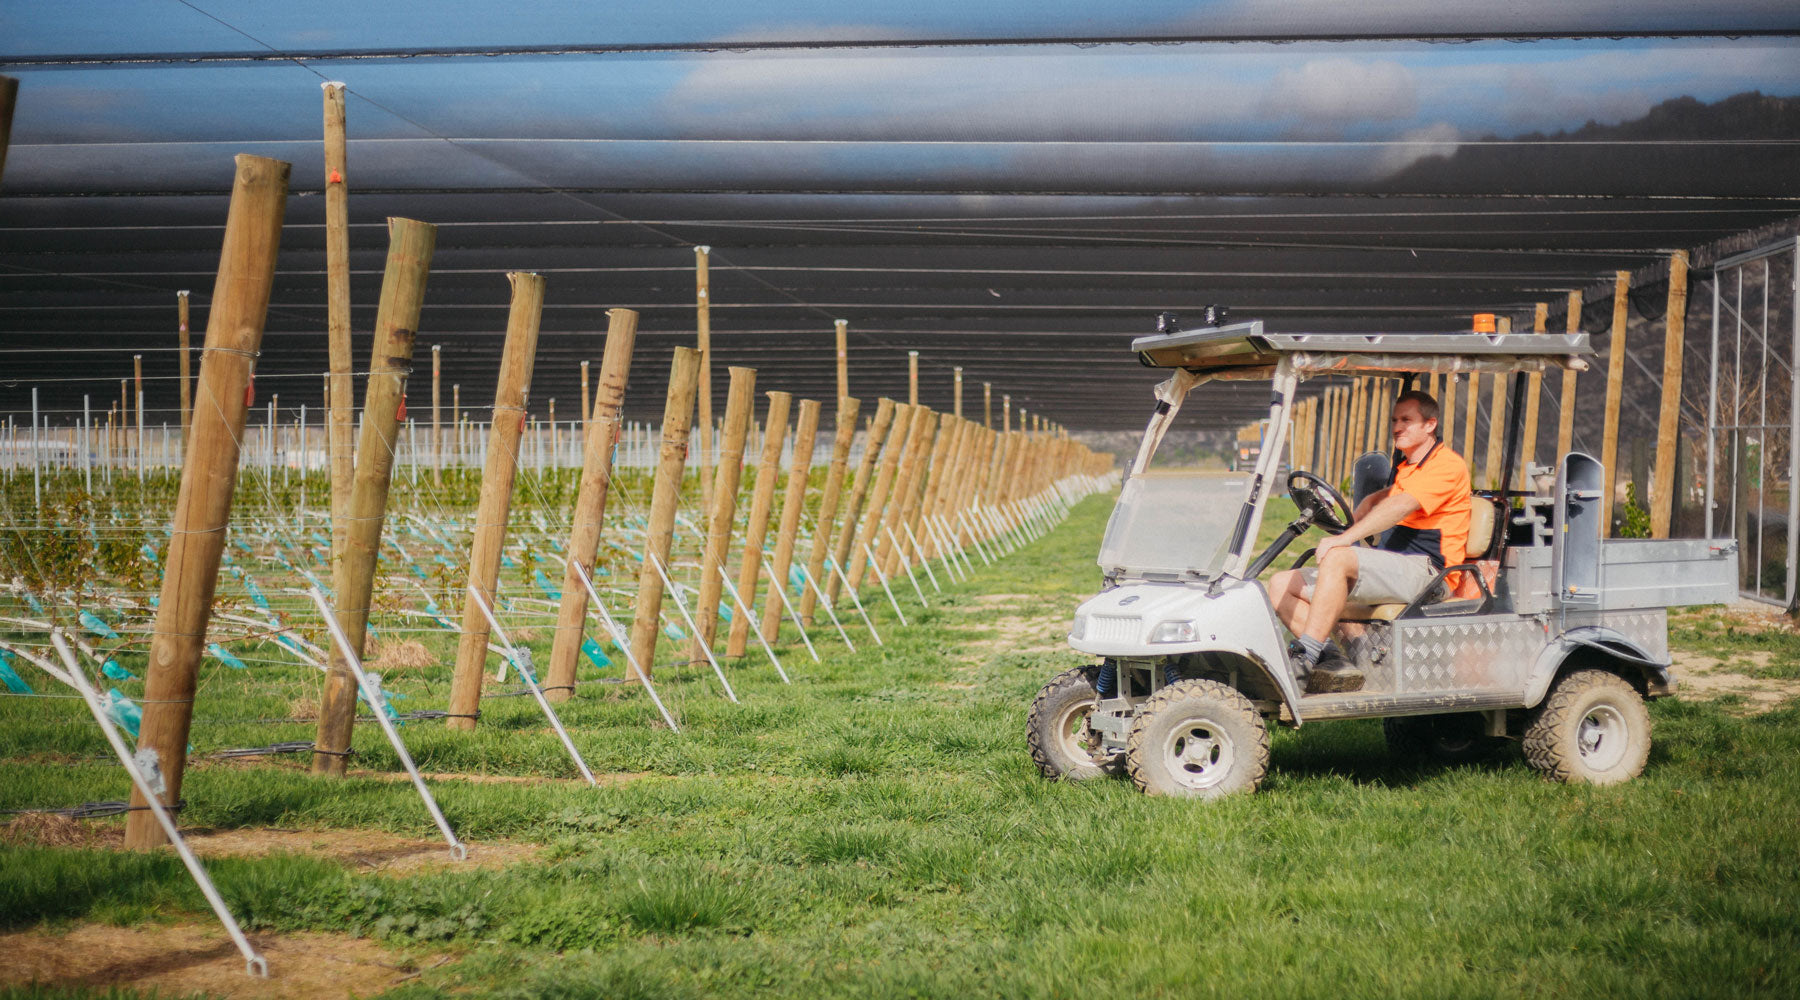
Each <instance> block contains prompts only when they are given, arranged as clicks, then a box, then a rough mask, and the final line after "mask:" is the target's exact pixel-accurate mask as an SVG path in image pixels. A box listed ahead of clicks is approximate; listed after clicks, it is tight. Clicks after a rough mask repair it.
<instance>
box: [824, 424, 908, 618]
mask: <svg viewBox="0 0 1800 1000" xmlns="http://www.w3.org/2000/svg"><path fill="white" fill-rule="evenodd" d="M897 409H898V406H897V404H895V402H894V401H893V400H891V399H889V398H887V397H886V396H882V397H881V398H880V399H878V400H876V401H875V418H874V419H873V420H871V421H869V433H868V436H867V437H865V438H864V439H863V453H862V461H860V462H858V463H857V465H856V478H855V479H854V480H853V481H852V483H851V486H850V502H849V503H847V504H845V505H844V510H843V515H844V524H843V527H841V528H839V529H838V535H837V541H836V543H835V544H834V545H833V546H832V549H831V559H832V562H833V564H834V565H836V566H837V567H838V569H839V571H840V572H841V571H843V570H844V569H845V568H846V567H847V566H848V565H849V559H850V547H851V546H852V545H854V544H855V543H856V531H857V527H858V526H859V525H860V524H861V519H862V511H863V505H864V502H865V501H866V500H867V499H868V495H869V489H870V486H871V477H873V478H879V476H878V475H877V474H876V472H875V466H876V462H878V461H879V460H880V458H881V446H882V444H883V443H884V442H886V440H887V437H888V434H889V433H890V429H891V428H892V427H893V426H894V414H895V411H896V410H897ZM827 576H829V579H828V580H824V579H821V580H820V581H819V583H820V585H821V586H823V587H824V588H825V593H826V594H827V595H828V596H829V597H831V598H832V599H833V600H836V599H837V596H838V586H839V584H840V583H841V582H842V581H841V579H840V576H839V574H838V573H828V574H827Z"/></svg>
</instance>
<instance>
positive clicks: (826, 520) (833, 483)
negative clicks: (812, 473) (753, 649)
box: [800, 396, 862, 628]
mask: <svg viewBox="0 0 1800 1000" xmlns="http://www.w3.org/2000/svg"><path fill="white" fill-rule="evenodd" d="M861 409H862V402H861V400H858V399H856V398H855V397H853V396H845V397H843V398H841V399H839V400H838V411H837V436H836V437H835V438H833V439H832V442H831V466H830V469H829V471H827V472H826V473H825V492H824V493H822V494H821V495H820V496H819V517H818V520H816V521H815V522H813V538H812V551H811V552H810V553H809V554H808V555H807V559H806V571H807V573H808V574H810V575H811V576H812V578H813V583H814V586H824V580H825V557H826V556H827V555H829V554H830V548H831V540H832V537H833V535H834V531H833V528H834V526H835V525H836V523H837V514H838V507H839V505H840V503H841V501H842V499H843V495H844V472H845V469H846V468H848V466H849V464H850V446H851V444H852V443H853V442H854V441H855V439H856V415H857V411H859V410H861ZM818 601H819V597H818V594H817V592H816V591H814V590H813V589H811V588H807V589H805V590H803V591H802V592H801V594H800V621H801V623H802V624H804V625H806V626H807V627H808V628H810V627H812V623H813V609H814V608H816V607H817V606H818Z"/></svg>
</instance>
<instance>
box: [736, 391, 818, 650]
mask: <svg viewBox="0 0 1800 1000" xmlns="http://www.w3.org/2000/svg"><path fill="white" fill-rule="evenodd" d="M818 432H819V401H818V400H816V399H802V400H801V401H800V416H799V418H798V419H796V420H795V421H794V456H793V458H791V459H789V461H788V478H787V491H786V492H785V493H784V494H783V495H782V497H781V525H780V527H779V529H778V531H777V534H776V535H775V560H774V561H773V562H771V563H770V564H769V597H768V599H767V600H765V601H764V602H763V611H762V637H763V641H764V642H774V641H775V636H776V635H777V633H778V632H779V630H780V628H781V613H782V609H783V607H784V605H783V603H782V600H781V594H779V593H777V591H779V590H780V589H781V588H782V587H785V586H787V582H788V569H789V567H791V566H792V565H793V562H794V536H795V535H796V534H797V533H798V532H799V531H800V513H801V511H802V510H803V509H804V508H805V506H806V483H807V480H808V479H810V478H811V477H812V454H813V439H814V438H815V437H816V436H817V434H818ZM801 589H802V590H804V589H805V588H804V587H803V588H801ZM745 602H746V603H748V598H746V599H745Z"/></svg>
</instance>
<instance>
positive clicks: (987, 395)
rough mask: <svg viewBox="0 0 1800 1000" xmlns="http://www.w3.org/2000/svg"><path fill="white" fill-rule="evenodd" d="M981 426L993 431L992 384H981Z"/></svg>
mask: <svg viewBox="0 0 1800 1000" xmlns="http://www.w3.org/2000/svg"><path fill="white" fill-rule="evenodd" d="M981 426H983V427H985V428H987V429H988V430H990V431H991V430H993V429H994V383H992V382H983V383H981Z"/></svg>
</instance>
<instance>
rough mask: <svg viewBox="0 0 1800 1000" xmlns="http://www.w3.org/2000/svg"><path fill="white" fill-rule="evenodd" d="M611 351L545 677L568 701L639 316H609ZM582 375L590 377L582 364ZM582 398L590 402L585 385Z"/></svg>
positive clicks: (587, 439)
mask: <svg viewBox="0 0 1800 1000" xmlns="http://www.w3.org/2000/svg"><path fill="white" fill-rule="evenodd" d="M606 318H607V326H606V353H605V354H603V355H601V358H600V386H599V392H598V393H597V394H596V395H595V397H594V406H593V409H592V410H589V411H585V419H586V420H587V421H588V430H587V431H586V432H585V433H584V434H583V435H582V439H581V486H580V488H579V489H578V490H577V491H576V493H575V511H574V514H573V515H572V516H571V518H570V524H569V550H568V552H567V553H566V554H567V556H568V561H567V562H566V563H564V565H563V582H562V598H561V600H560V602H559V603H558V605H557V608H556V636H555V638H553V639H552V640H551V643H550V667H549V670H548V671H546V672H545V674H544V696H545V697H546V698H549V699H550V700H551V701H567V700H568V698H569V696H570V695H572V694H573V693H574V692H575V667H576V664H577V663H578V662H579V659H580V655H581V637H582V635H583V633H584V632H585V628H584V626H585V625H586V624H587V612H588V601H587V597H588V595H587V587H586V586H585V585H584V584H583V583H582V581H581V574H582V573H586V574H587V577H588V579H589V580H592V579H593V577H594V556H595V554H596V553H598V552H599V551H600V533H601V530H602V528H603V526H604V522H605V520H606V498H607V494H608V493H609V492H610V491H611V489H612V474H613V446H614V444H615V442H617V441H618V438H619V424H620V422H621V421H620V412H621V409H622V407H623V406H624V405H625V383H626V380H627V378H628V376H630V374H631V352H632V349H633V348H634V347H635V346H636V344H637V321H638V314H637V313H635V312H632V311H631V310H630V309H609V310H607V313H606ZM581 365H582V374H583V375H584V376H585V375H586V374H587V362H585V361H583V362H582V363H581ZM582 398H583V399H586V398H587V391H586V387H585V386H583V388H582Z"/></svg>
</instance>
